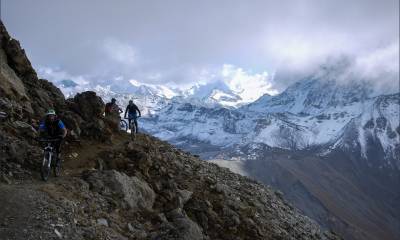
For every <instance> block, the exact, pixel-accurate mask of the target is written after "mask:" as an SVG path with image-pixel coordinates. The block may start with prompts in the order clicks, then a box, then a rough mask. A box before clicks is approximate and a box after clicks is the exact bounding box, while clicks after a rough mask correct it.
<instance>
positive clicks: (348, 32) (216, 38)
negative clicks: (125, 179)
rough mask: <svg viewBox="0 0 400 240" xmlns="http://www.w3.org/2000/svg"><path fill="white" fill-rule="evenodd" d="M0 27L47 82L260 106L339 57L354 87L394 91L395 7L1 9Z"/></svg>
mask: <svg viewBox="0 0 400 240" xmlns="http://www.w3.org/2000/svg"><path fill="white" fill-rule="evenodd" d="M2 18H3V22H4V23H5V25H6V27H7V29H8V31H9V32H10V33H11V35H12V36H14V37H15V38H16V39H18V40H19V41H20V42H21V44H22V46H23V48H25V50H26V52H27V54H28V57H29V58H30V60H31V62H32V64H33V66H34V67H35V68H36V69H37V71H38V73H39V75H40V76H42V77H44V78H47V79H49V80H53V81H57V80H62V79H72V80H74V81H76V82H78V83H80V84H102V85H113V86H119V87H120V89H121V90H123V89H126V86H128V85H129V84H130V83H129V82H130V81H132V80H134V81H136V82H142V83H147V84H163V85H166V86H169V87H176V88H186V87H189V86H191V85H193V84H204V83H211V82H216V81H223V82H225V83H227V84H228V85H229V86H230V87H231V88H232V89H236V90H238V91H240V90H246V92H247V93H254V95H257V96H258V95H260V94H263V93H269V94H276V93H279V92H281V91H282V90H284V89H285V88H286V87H287V86H288V85H290V84H292V83H293V82H295V81H298V80H299V78H300V76H302V74H303V75H304V74H307V73H308V72H312V71H314V69H316V68H317V67H319V66H320V65H321V64H323V63H325V62H327V61H328V60H329V59H340V58H341V57H343V56H345V57H346V58H350V59H352V63H353V64H352V70H351V71H353V72H355V73H356V74H355V75H357V76H359V78H360V79H368V80H369V83H373V84H377V85H382V86H386V87H388V88H391V89H393V86H397V85H398V81H399V79H398V78H399V77H398V76H399V1H398V0H352V1H348V0H346V1H344V0H335V1H330V0H279V1H270V0H218V1H215V0H203V1H197V0H179V1H178V0H168V1H161V0H158V1H157V0H146V1H144V0H143V1H139V0H115V1H109V0H85V1H82V0H68V1H62V0H35V1H33V0H2ZM352 76H354V74H353V75H352ZM395 89H396V88H395ZM397 89H398V88H397Z"/></svg>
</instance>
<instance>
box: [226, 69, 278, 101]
mask: <svg viewBox="0 0 400 240" xmlns="http://www.w3.org/2000/svg"><path fill="white" fill-rule="evenodd" d="M221 76H222V79H223V81H224V82H225V83H226V84H227V85H228V86H229V87H230V89H232V90H233V91H235V92H238V93H240V96H241V97H242V98H243V100H244V101H245V102H251V101H255V100H257V99H258V98H259V97H261V96H262V95H263V94H265V93H268V94H270V95H275V94H277V93H278V91H277V90H276V89H274V88H273V86H272V84H271V82H270V80H269V75H268V73H267V72H265V71H263V72H261V73H251V72H246V71H245V70H243V69H242V68H238V67H235V66H233V65H229V64H224V65H223V67H222V71H221Z"/></svg>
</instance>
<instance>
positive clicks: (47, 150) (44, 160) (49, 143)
mask: <svg viewBox="0 0 400 240" xmlns="http://www.w3.org/2000/svg"><path fill="white" fill-rule="evenodd" d="M46 152H48V153H49V162H48V165H47V167H48V168H50V166H51V160H52V159H53V153H54V152H53V146H52V144H51V142H48V143H47V146H46V147H45V148H44V156H43V163H42V165H43V166H44V165H45V163H46Z"/></svg>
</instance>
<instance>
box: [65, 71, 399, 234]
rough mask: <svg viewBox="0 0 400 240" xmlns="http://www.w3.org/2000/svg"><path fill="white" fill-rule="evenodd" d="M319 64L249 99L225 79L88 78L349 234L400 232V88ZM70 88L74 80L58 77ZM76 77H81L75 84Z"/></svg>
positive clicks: (153, 126)
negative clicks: (378, 87) (117, 83)
mask: <svg viewBox="0 0 400 240" xmlns="http://www.w3.org/2000/svg"><path fill="white" fill-rule="evenodd" d="M343 71H345V69H343V66H340V67H322V68H321V69H319V70H318V71H317V72H315V73H314V74H311V75H309V76H308V77H306V78H304V79H300V80H299V81H298V82H297V83H295V84H293V85H291V86H289V87H288V88H287V89H286V90H285V91H283V92H282V93H280V94H278V95H276V96H270V95H268V94H265V95H264V96H262V97H260V98H259V99H258V100H256V101H254V102H251V103H247V102H244V101H243V98H242V97H241V96H240V93H237V92H234V91H232V90H231V89H230V88H229V87H228V86H227V85H225V84H224V83H223V82H215V83H212V84H206V85H195V86H193V87H192V88H190V89H188V90H185V91H182V90H177V89H171V88H168V87H165V86H160V85H150V84H140V83H138V82H136V81H133V82H131V84H132V88H131V89H129V91H130V92H129V94H123V93H116V92H114V91H112V90H111V88H110V87H104V86H103V87H102V86H95V87H92V89H93V90H95V91H96V92H97V93H98V94H99V95H100V96H102V97H103V99H106V100H109V99H110V98H111V97H115V98H117V99H118V101H119V104H120V105H121V106H126V104H127V102H128V101H129V100H130V99H133V100H134V101H135V102H136V103H137V104H138V105H139V107H140V108H141V109H142V112H143V115H144V117H143V118H142V119H141V120H140V127H141V129H142V130H144V131H146V132H149V133H151V134H152V135H154V136H156V137H159V138H161V139H163V140H168V141H169V142H171V143H173V144H175V145H176V146H178V147H180V148H183V149H185V150H187V151H190V152H192V153H195V154H198V155H200V156H201V157H202V158H203V159H207V160H211V161H213V162H215V163H217V164H220V165H223V166H227V167H229V168H231V169H232V170H233V171H236V172H239V173H242V174H245V175H248V176H250V177H254V178H256V179H258V180H260V181H263V182H264V183H267V184H270V185H274V186H275V187H278V188H279V189H281V191H282V192H283V193H284V194H286V195H287V198H288V199H290V200H291V201H292V203H293V204H294V205H296V206H297V207H298V208H300V209H302V210H303V211H304V212H305V213H306V214H307V215H309V216H310V217H312V218H314V219H316V220H317V221H318V222H319V223H321V224H322V225H325V226H327V227H331V228H333V229H335V230H336V231H338V232H340V233H341V234H342V235H344V236H345V237H347V239H396V237H398V236H400V211H399V209H400V203H399V202H400V188H398V186H399V185H400V120H399V119H400V117H399V115H400V93H398V92H397V93H392V94H380V93H378V92H377V91H375V89H374V88H373V86H372V85H369V84H365V82H362V81H356V80H353V81H347V82H343V81H339V80H338V79H337V76H339V75H341V74H342V72H343ZM61 87H62V89H63V91H64V92H66V91H71V94H72V93H73V92H74V91H75V90H74V89H77V88H76V86H72V85H69V86H68V85H61ZM78 87H79V86H78Z"/></svg>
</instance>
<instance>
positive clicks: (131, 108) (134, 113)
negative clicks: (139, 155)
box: [124, 100, 141, 133]
mask: <svg viewBox="0 0 400 240" xmlns="http://www.w3.org/2000/svg"><path fill="white" fill-rule="evenodd" d="M138 113H139V116H138ZM126 114H128V126H129V128H130V127H131V121H132V120H133V123H134V124H135V129H136V133H137V132H138V123H137V119H138V117H141V113H140V110H139V108H138V106H136V104H134V103H133V101H132V100H129V104H128V106H126V110H125V117H124V118H126Z"/></svg>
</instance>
